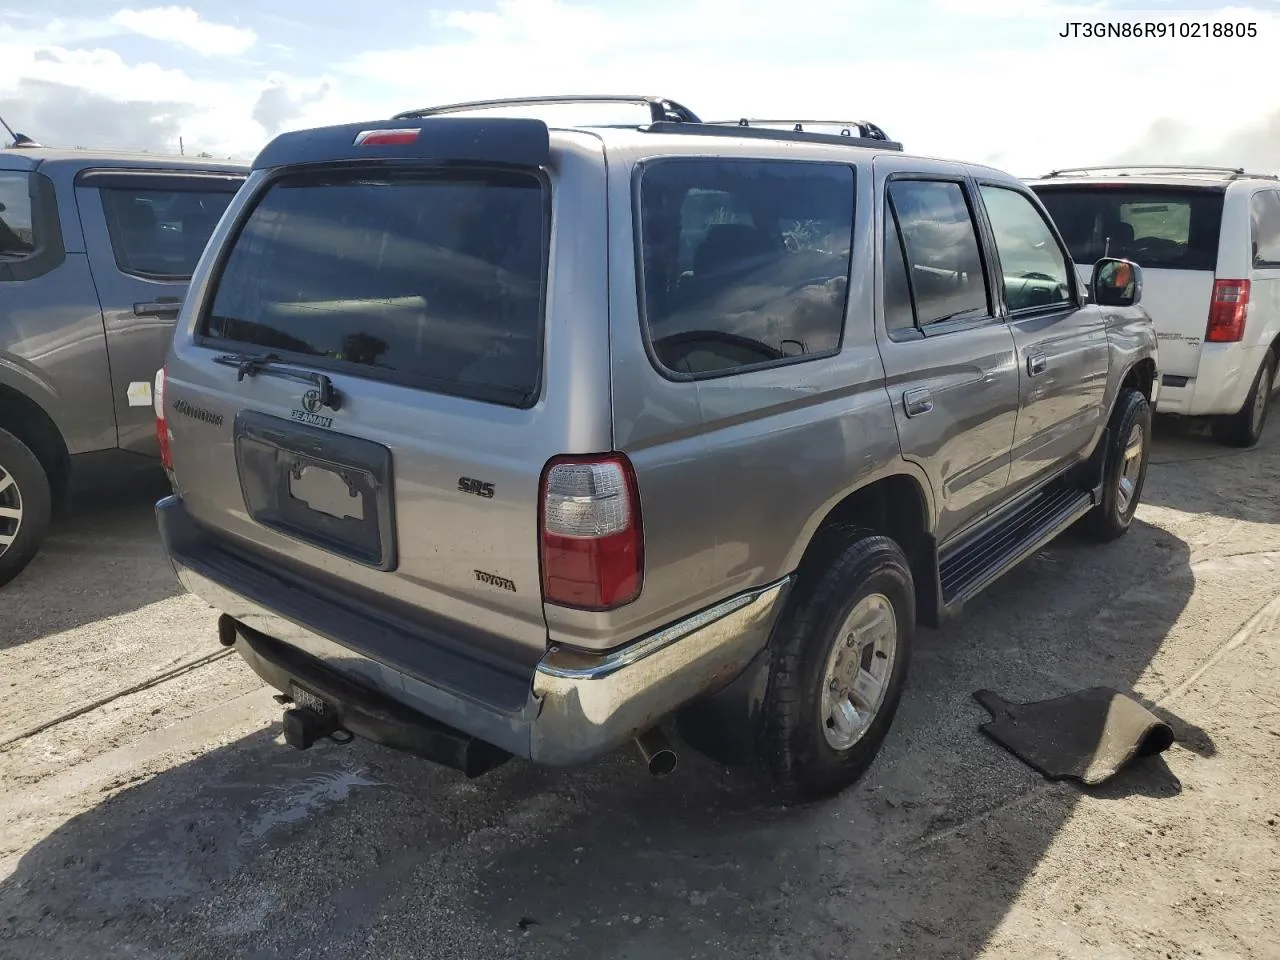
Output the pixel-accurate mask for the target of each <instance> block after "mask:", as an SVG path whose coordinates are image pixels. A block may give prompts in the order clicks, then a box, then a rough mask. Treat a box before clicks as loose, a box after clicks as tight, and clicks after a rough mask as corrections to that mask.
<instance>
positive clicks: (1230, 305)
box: [1204, 280, 1249, 343]
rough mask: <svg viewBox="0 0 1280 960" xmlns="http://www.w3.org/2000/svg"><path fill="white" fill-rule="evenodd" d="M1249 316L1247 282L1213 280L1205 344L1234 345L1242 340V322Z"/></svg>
mask: <svg viewBox="0 0 1280 960" xmlns="http://www.w3.org/2000/svg"><path fill="white" fill-rule="evenodd" d="M1248 316H1249V281H1248V280H1215V281H1213V297H1212V298H1211V299H1210V301H1209V326H1208V327H1207V328H1206V329H1205V332H1204V339H1205V342H1206V343H1235V342H1237V341H1239V340H1243V339H1244V322H1245V319H1246V318H1247V317H1248Z"/></svg>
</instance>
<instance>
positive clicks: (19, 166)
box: [0, 147, 246, 585]
mask: <svg viewBox="0 0 1280 960" xmlns="http://www.w3.org/2000/svg"><path fill="white" fill-rule="evenodd" d="M245 172H246V171H245V168H244V167H241V166H238V165H236V164H230V163H219V162H217V161H211V160H197V159H187V158H182V157H162V156H155V155H149V154H140V155H137V156H132V155H124V154H108V153H99V152H95V151H90V150H53V149H48V148H44V147H15V148H12V149H8V150H0V585H2V584H4V583H7V582H8V581H9V580H11V579H12V578H13V577H15V576H17V574H18V573H19V572H21V571H22V569H23V568H24V567H26V565H27V564H28V563H29V562H30V561H31V559H32V557H34V556H35V554H36V551H37V550H38V549H39V546H40V542H41V540H42V539H43V538H44V535H45V531H46V529H47V527H48V524H49V519H50V513H51V510H52V508H53V507H54V506H55V505H58V504H59V503H65V502H67V500H68V499H69V494H70V493H71V491H72V490H73V481H75V483H74V487H75V488H79V489H82V490H83V489H84V488H85V487H86V485H89V484H92V483H94V482H95V481H96V480H98V479H99V478H101V477H102V476H104V475H105V474H107V473H118V472H119V471H120V470H125V471H127V470H130V469H132V468H133V467H134V466H135V465H138V466H154V465H155V464H156V462H157V439H156V435H155V413H154V408H153V399H152V388H153V383H154V380H155V375H156V371H157V370H158V369H159V368H160V366H161V365H162V364H163V362H164V354H165V349H166V348H167V346H168V344H169V340H170V339H171V337H172V330H173V322H174V319H175V318H176V317H177V316H178V309H179V307H180V306H181V303H182V299H183V297H184V295H185V294H186V289H187V282H188V281H189V280H190V278H191V272H192V270H193V269H194V267H195V264H196V262H197V261H198V260H199V259H200V255H201V253H203V252H204V247H205V243H206V242H207V241H208V239H209V235H210V233H211V232H212V231H213V228H214V226H215V225H216V224H217V222H218V218H219V217H220V216H221V215H222V212H223V210H224V209H226V206H227V204H228V203H229V202H230V201H231V198H232V197H233V196H235V193H236V190H237V189H239V187H240V185H241V184H242V183H243V182H244V174H245Z"/></svg>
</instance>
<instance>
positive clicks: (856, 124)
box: [707, 117, 889, 140]
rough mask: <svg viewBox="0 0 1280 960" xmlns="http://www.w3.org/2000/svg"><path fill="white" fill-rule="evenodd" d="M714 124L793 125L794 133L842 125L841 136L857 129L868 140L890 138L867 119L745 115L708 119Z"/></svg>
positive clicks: (749, 125) (859, 134) (743, 125)
mask: <svg viewBox="0 0 1280 960" xmlns="http://www.w3.org/2000/svg"><path fill="white" fill-rule="evenodd" d="M707 123H713V124H723V125H728V124H735V125H736V126H739V127H787V126H789V127H791V132H792V133H804V132H806V131H805V127H840V128H841V130H840V136H842V137H848V136H852V135H853V134H852V133H850V132H849V131H851V130H854V129H856V130H857V131H858V136H859V137H862V138H864V139H867V140H888V139H889V135H888V134H887V133H885V132H884V131H883V130H881V129H880V128H879V127H878V126H876V125H875V124H874V123H870V122H869V121H866V120H757V119H756V118H754V117H743V118H742V119H741V120H708V121H707Z"/></svg>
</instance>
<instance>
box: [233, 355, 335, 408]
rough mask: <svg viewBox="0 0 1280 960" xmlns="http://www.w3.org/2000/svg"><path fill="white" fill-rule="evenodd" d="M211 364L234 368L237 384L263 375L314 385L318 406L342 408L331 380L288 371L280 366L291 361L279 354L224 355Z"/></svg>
mask: <svg viewBox="0 0 1280 960" xmlns="http://www.w3.org/2000/svg"><path fill="white" fill-rule="evenodd" d="M213 362H214V363H220V364H222V365H223V366H224V367H235V368H236V382H237V383H239V382H240V381H241V380H243V379H244V378H245V377H252V376H256V375H257V374H259V373H265V374H267V375H268V376H272V377H282V378H284V379H286V380H296V381H297V382H299V383H310V384H314V385H315V388H316V394H317V396H316V399H317V401H318V402H319V404H320V406H322V407H328V408H329V409H330V410H338V409H340V408H341V407H342V395H341V394H339V393H338V391H337V389H336V388H335V387H334V385H333V381H332V380H330V379H329V378H328V377H326V376H325V375H324V374H323V373H316V372H315V371H314V370H290V369H287V368H284V367H282V366H281V365H282V364H291V363H292V361H289V360H285V359H283V358H282V357H280V355H279V354H275V353H224V354H220V355H219V356H216V357H214V358H213Z"/></svg>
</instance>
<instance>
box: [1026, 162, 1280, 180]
mask: <svg viewBox="0 0 1280 960" xmlns="http://www.w3.org/2000/svg"><path fill="white" fill-rule="evenodd" d="M1107 171H1115V174H1116V176H1119V177H1128V176H1132V175H1133V174H1134V173H1139V174H1140V173H1143V172H1153V173H1216V174H1220V175H1222V176H1225V177H1226V178H1227V179H1229V180H1239V179H1242V178H1255V177H1256V178H1258V179H1261V180H1277V179H1280V177H1278V176H1277V175H1276V174H1273V173H1250V172H1249V171H1247V170H1245V168H1244V167H1208V166H1197V165H1195V164H1187V163H1112V164H1106V165H1104V166H1097V167H1063V168H1062V169H1061V170H1051V171H1049V172H1048V173H1047V174H1045V175H1044V176H1043V177H1041V178H1040V179H1042V180H1048V179H1050V178H1052V177H1061V176H1068V175H1072V174H1081V173H1104V172H1107Z"/></svg>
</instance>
